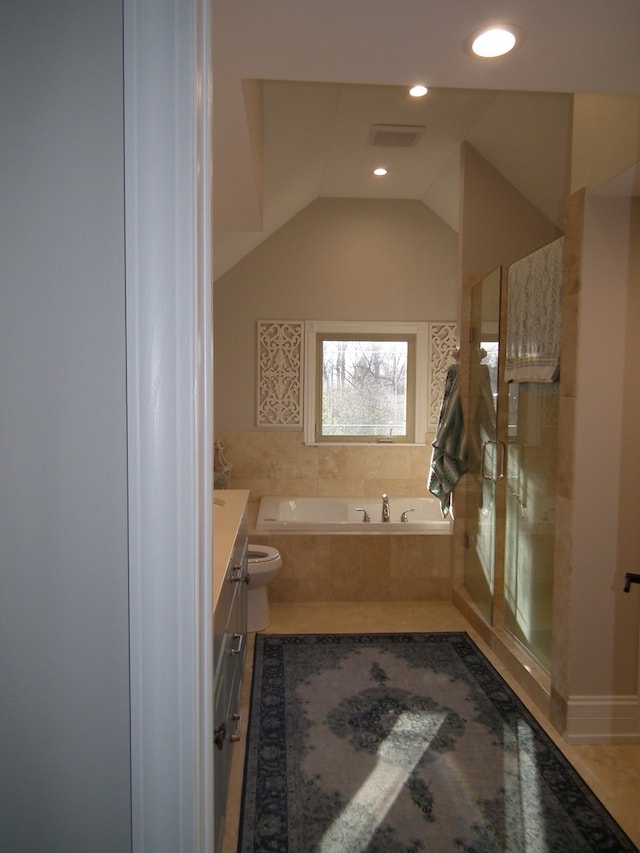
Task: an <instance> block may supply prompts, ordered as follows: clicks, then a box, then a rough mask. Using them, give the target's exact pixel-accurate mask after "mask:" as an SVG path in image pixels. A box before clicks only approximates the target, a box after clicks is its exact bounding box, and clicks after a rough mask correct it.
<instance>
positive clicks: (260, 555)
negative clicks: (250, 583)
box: [247, 545, 280, 563]
mask: <svg viewBox="0 0 640 853" xmlns="http://www.w3.org/2000/svg"><path fill="white" fill-rule="evenodd" d="M279 556H280V552H279V551H278V550H277V549H276V548H270V547H269V546H268V545H249V549H248V552H247V557H248V559H249V562H250V563H261V562H263V561H266V560H277V559H278V557H279Z"/></svg>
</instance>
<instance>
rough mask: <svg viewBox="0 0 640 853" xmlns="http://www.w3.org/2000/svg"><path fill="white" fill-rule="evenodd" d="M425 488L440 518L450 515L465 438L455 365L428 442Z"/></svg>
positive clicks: (462, 469) (464, 458)
mask: <svg viewBox="0 0 640 853" xmlns="http://www.w3.org/2000/svg"><path fill="white" fill-rule="evenodd" d="M431 447H432V448H433V449H432V451H431V465H430V469H431V470H430V475H429V483H428V487H427V488H428V490H429V491H430V492H431V494H432V495H434V496H435V497H436V498H438V500H439V501H440V511H441V512H442V516H443V518H446V517H447V515H449V510H450V508H451V495H452V493H453V490H454V489H455V487H456V485H457V483H458V480H459V479H460V477H461V476H462V475H463V474H464V472H465V471H466V470H467V441H466V436H465V430H464V417H463V414H462V404H461V402H460V380H459V375H458V365H457V364H452V365H451V366H450V367H449V368H448V369H447V375H446V378H445V382H444V392H443V395H442V404H441V406H440V414H439V416H438V426H437V429H436V435H435V439H434V441H433V443H432V445H431Z"/></svg>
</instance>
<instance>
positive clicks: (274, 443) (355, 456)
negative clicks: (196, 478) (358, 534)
mask: <svg viewBox="0 0 640 853" xmlns="http://www.w3.org/2000/svg"><path fill="white" fill-rule="evenodd" d="M216 439H218V440H219V441H221V442H222V444H223V445H224V452H225V456H226V458H227V460H228V461H229V462H230V463H231V465H232V466H233V467H232V471H231V488H234V489H249V490H250V500H252V501H257V500H259V499H260V498H261V497H262V495H299V496H301V497H303V496H305V495H308V496H312V497H334V496H336V495H338V496H342V495H363V496H364V497H379V496H380V495H381V494H382V493H383V492H387V494H388V495H389V496H390V497H392V498H395V497H405V496H407V497H410V496H412V495H420V494H425V495H427V494H428V493H427V490H426V489H427V485H426V484H427V478H428V472H429V462H430V461H431V441H432V440H433V435H431V434H428V435H427V436H426V444H424V445H415V444H414V445H401V444H371V445H350V446H346V445H305V444H304V442H303V434H302V431H301V430H273V429H272V430H243V431H231V430H225V431H220V432H217V433H216Z"/></svg>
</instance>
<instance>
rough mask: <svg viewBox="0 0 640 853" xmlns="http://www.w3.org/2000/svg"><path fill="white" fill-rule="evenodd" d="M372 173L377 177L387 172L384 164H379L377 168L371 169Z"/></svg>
mask: <svg viewBox="0 0 640 853" xmlns="http://www.w3.org/2000/svg"><path fill="white" fill-rule="evenodd" d="M373 174H374V175H377V176H378V177H381V176H382V175H386V174H387V170H386V169H385V168H384V166H379V167H378V168H377V169H374V170H373Z"/></svg>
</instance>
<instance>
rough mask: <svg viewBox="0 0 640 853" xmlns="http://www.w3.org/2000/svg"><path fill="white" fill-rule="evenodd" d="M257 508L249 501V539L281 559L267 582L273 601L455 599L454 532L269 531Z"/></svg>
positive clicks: (255, 504)
mask: <svg viewBox="0 0 640 853" xmlns="http://www.w3.org/2000/svg"><path fill="white" fill-rule="evenodd" d="M257 509H258V505H257V503H252V504H251V505H250V508H249V518H250V522H249V524H250V527H249V540H250V542H252V543H253V544H256V545H270V546H271V547H273V548H277V549H278V551H280V553H281V555H282V561H283V566H282V569H281V571H280V573H279V574H278V576H277V577H276V578H275V580H273V581H272V583H271V584H269V598H270V600H271V601H281V602H321V601H325V602H327V601H353V602H356V601H447V600H449V599H450V598H451V543H452V537H451V536H450V535H447V534H442V535H441V534H433V535H425V534H410V533H409V534H402V533H400V534H394V533H390V534H385V533H373V534H359V533H353V534H352V533H326V534H324V533H316V534H306V533H272V534H267V535H265V534H264V533H258V532H256V530H255V519H256V514H257ZM363 526H364V525H363Z"/></svg>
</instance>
